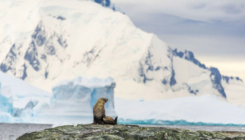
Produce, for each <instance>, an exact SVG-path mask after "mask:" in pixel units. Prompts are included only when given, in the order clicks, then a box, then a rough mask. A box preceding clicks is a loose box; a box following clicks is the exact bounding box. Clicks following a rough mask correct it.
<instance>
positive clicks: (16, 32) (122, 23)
mask: <svg viewBox="0 0 245 140" xmlns="http://www.w3.org/2000/svg"><path fill="white" fill-rule="evenodd" d="M96 2H97V3H99V4H101V3H102V1H97V0H96ZM103 2H106V3H104V4H105V5H103V4H102V5H103V6H105V7H108V6H109V5H111V4H109V2H110V1H108V0H106V1H103ZM99 4H96V3H95V2H91V1H84V0H82V1H80V0H71V1H69V2H68V1H66V0H53V1H49V0H42V1H41V0H36V1H30V0H24V1H20V0H16V1H6V0H2V1H0V5H1V7H0V8H1V11H5V12H3V13H1V15H0V20H1V21H4V22H1V23H0V70H1V71H2V72H4V73H7V74H10V75H13V76H16V77H18V78H21V79H23V80H25V81H27V82H29V83H31V84H33V85H34V86H36V87H39V88H41V89H43V90H46V91H49V92H51V90H52V87H53V86H55V85H56V84H57V83H59V82H60V81H64V80H67V79H74V78H77V77H79V76H82V77H86V78H91V77H98V78H103V79H104V78H107V77H112V78H113V79H114V81H115V83H116V84H117V86H116V87H115V96H116V97H119V98H123V99H136V100H139V99H145V100H161V99H169V98H176V97H186V96H202V95H207V94H211V95H215V96H217V97H219V99H221V100H227V101H228V102H230V103H233V104H236V105H241V106H245V96H244V91H245V85H244V83H243V82H242V80H241V79H239V78H231V77H230V78H229V77H226V76H222V75H221V74H220V72H219V71H218V69H216V68H207V67H206V66H205V65H204V64H202V63H201V62H199V61H198V60H197V59H196V58H195V57H194V54H193V53H192V52H190V51H186V52H178V51H177V50H174V49H172V48H170V47H169V46H168V45H167V44H166V43H164V42H163V41H161V40H160V39H159V38H158V37H157V36H155V35H153V34H148V33H146V32H144V31H142V30H140V29H138V28H136V27H135V26H134V24H133V23H132V22H131V20H130V19H129V18H128V17H127V16H126V15H124V14H122V13H121V12H117V11H115V10H113V9H111V8H105V7H103V6H101V5H99ZM23 7H24V8H25V10H24V11H23V10H21V9H22V8H23ZM109 7H110V6H109ZM20 11H22V12H20ZM15 15H18V18H16V19H14V18H12V19H9V17H16V16H15Z"/></svg>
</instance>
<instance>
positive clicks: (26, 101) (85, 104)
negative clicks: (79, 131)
mask: <svg viewBox="0 0 245 140" xmlns="http://www.w3.org/2000/svg"><path fill="white" fill-rule="evenodd" d="M0 79H1V80H0V121H1V122H4V123H40V124H55V125H63V124H78V123H80V124H84V123H92V121H93V120H92V119H93V117H92V116H93V111H92V110H93V106H94V104H95V103H96V101H97V100H98V99H99V98H101V97H104V98H108V99H109V100H108V102H107V103H106V105H105V108H106V114H107V115H110V116H116V112H115V110H114V88H115V82H114V80H113V79H112V78H106V79H98V78H92V79H86V78H82V77H78V78H76V79H73V80H66V81H62V82H60V83H59V84H57V85H55V86H54V87H53V89H52V93H53V94H50V93H46V92H44V91H42V90H40V89H38V88H35V87H33V86H31V85H29V84H27V83H26V82H24V81H22V80H20V79H17V78H15V77H12V76H8V75H6V74H3V73H1V72H0ZM6 89H8V90H6ZM16 89H18V90H16ZM23 91H25V92H23Z"/></svg>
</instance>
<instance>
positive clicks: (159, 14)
mask: <svg viewBox="0 0 245 140" xmlns="http://www.w3.org/2000/svg"><path fill="white" fill-rule="evenodd" d="M112 3H114V4H115V5H116V7H118V8H120V9H121V11H123V12H125V14H126V15H128V16H129V17H130V18H131V20H132V21H133V22H134V24H135V25H136V26H137V27H138V28H140V29H142V30H144V31H146V32H149V33H154V34H156V35H157V36H158V37H159V38H161V39H162V40H163V41H164V42H166V43H167V44H168V45H169V46H170V47H171V48H177V49H178V50H180V51H184V50H189V51H192V52H193V53H194V54H195V57H196V58H197V59H198V60H200V61H201V62H202V63H204V64H205V65H206V66H208V67H211V66H212V67H217V68H218V69H219V70H220V72H221V74H222V75H226V76H235V77H240V78H242V79H243V81H245V0H112Z"/></svg>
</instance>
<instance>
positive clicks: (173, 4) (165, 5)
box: [113, 0, 245, 22]
mask: <svg viewBox="0 0 245 140" xmlns="http://www.w3.org/2000/svg"><path fill="white" fill-rule="evenodd" d="M113 2H114V3H115V4H116V5H117V6H119V7H120V8H121V9H122V10H123V11H125V12H130V14H131V15H132V14H133V13H134V16H137V15H138V13H139V12H140V13H143V14H149V13H162V14H168V15H173V16H178V17H181V18H185V19H190V20H197V21H205V22H212V21H226V22H227V21H237V20H241V19H245V1H244V0H150V1H146V0H145V1H142V0H114V1H113Z"/></svg>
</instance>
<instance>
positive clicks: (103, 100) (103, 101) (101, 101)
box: [96, 98, 108, 105]
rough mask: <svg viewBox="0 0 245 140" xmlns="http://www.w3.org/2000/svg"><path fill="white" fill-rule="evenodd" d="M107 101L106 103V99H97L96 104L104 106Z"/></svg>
mask: <svg viewBox="0 0 245 140" xmlns="http://www.w3.org/2000/svg"><path fill="white" fill-rule="evenodd" d="M107 101H108V99H106V98H99V100H98V101H97V103H96V104H103V105H104V104H105V103H106V102H107Z"/></svg>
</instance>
